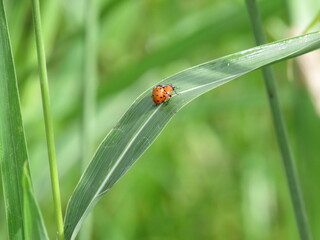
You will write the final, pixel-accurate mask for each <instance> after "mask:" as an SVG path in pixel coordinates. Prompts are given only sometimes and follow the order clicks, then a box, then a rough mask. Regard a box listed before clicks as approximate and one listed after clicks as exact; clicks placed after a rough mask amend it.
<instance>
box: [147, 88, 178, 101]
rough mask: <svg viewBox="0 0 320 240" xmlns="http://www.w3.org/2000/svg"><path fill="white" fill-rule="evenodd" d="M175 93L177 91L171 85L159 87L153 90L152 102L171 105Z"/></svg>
mask: <svg viewBox="0 0 320 240" xmlns="http://www.w3.org/2000/svg"><path fill="white" fill-rule="evenodd" d="M173 91H175V87H174V86H172V85H171V84H168V85H157V86H155V87H154V88H153V90H152V96H151V97H152V100H153V101H154V103H155V104H157V105H159V104H161V103H169V100H170V98H171V96H172V92H173Z"/></svg>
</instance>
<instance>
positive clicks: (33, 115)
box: [0, 0, 320, 240]
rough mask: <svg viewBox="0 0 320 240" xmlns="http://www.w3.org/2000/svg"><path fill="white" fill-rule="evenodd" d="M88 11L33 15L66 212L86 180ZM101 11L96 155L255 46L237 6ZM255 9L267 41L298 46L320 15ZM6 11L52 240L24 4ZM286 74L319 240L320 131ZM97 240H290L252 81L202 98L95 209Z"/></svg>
mask: <svg viewBox="0 0 320 240" xmlns="http://www.w3.org/2000/svg"><path fill="white" fill-rule="evenodd" d="M84 1H85V0H68V1H40V2H41V6H42V19H43V31H44V38H45V46H46V54H47V61H48V74H49V81H50V90H51V105H52V110H53V116H54V126H55V131H56V144H57V151H58V152H57V154H58V162H59V173H60V177H61V178H60V183H61V192H62V198H63V199H62V201H63V207H64V208H65V206H66V204H67V200H68V198H69V197H70V195H71V193H72V191H73V189H74V187H75V185H76V183H77V181H78V179H79V177H80V175H81V171H82V170H81V167H80V166H81V164H79V161H80V154H81V147H80V139H79V138H80V136H81V135H80V133H81V124H80V122H81V98H82V96H81V84H82V83H81V78H82V76H83V61H84V60H83V58H84V55H83V52H84V50H83V49H84V35H83V27H84V14H85V13H86V10H85V7H84V6H85V4H84ZM96 3H97V10H98V25H97V26H96V27H97V28H98V36H97V43H96V48H97V50H98V53H97V57H98V59H97V61H98V66H97V71H98V87H97V106H96V116H94V117H95V119H96V123H95V131H94V133H93V134H94V136H95V144H94V146H95V147H97V146H98V144H99V142H100V141H101V140H102V139H103V138H104V136H105V135H106V134H107V133H108V132H109V130H110V129H111V128H112V126H114V125H115V124H116V122H117V121H118V120H119V118H120V117H121V115H122V114H123V113H124V112H125V110H126V109H127V108H128V107H129V106H130V104H131V103H132V102H133V101H134V99H135V98H136V97H137V96H138V95H140V93H142V92H143V91H144V90H145V89H147V88H149V87H151V86H153V85H155V84H156V83H157V82H158V81H160V80H161V79H163V78H165V77H167V76H170V75H171V74H174V73H176V72H178V71H181V70H183V69H185V68H187V67H191V66H193V65H196V64H199V63H202V62H205V61H209V60H212V59H215V58H218V57H221V56H224V55H227V54H231V53H233V52H237V51H241V50H244V49H248V48H251V47H253V46H254V41H253V36H252V32H251V30H250V24H249V21H248V17H247V13H246V8H245V4H244V1H240V0H226V1H218V0H193V1H184V0H175V1H169V0H138V1H132V0H131V1H130V0H109V1H108V0H99V1H97V2H96ZM259 5H260V9H261V12H262V15H263V22H264V25H265V28H266V31H267V36H268V40H269V41H274V40H278V39H282V38H286V37H289V36H290V33H291V32H292V30H293V29H297V31H298V33H299V31H300V32H302V31H303V29H304V28H305V27H306V26H307V25H308V23H310V22H311V21H312V19H313V18H314V17H315V15H316V13H317V11H318V10H319V6H320V4H319V3H317V1H315V0H310V1H306V0H305V1H298V0H295V1H293V0H288V1H279V0H263V1H259ZM5 6H6V10H7V18H8V24H9V31H10V36H11V40H12V47H13V53H14V59H15V63H16V71H17V76H18V82H19V91H20V97H21V104H22V114H23V120H24V125H25V130H26V137H27V144H28V148H29V156H30V162H31V163H30V164H31V171H32V177H33V182H34V188H35V191H36V195H37V199H38V200H39V202H40V206H41V209H42V211H43V214H44V218H45V223H46V226H47V227H48V229H49V234H50V236H51V237H52V238H53V236H55V233H54V229H55V222H54V216H53V202H52V195H51V187H50V182H49V169H48V161H47V150H46V142H45V132H44V123H43V115H42V106H41V100H40V99H41V96H40V89H39V82H38V75H37V58H36V51H35V40H34V32H33V29H32V27H33V26H32V17H31V2H30V1H27V0H5ZM287 66H288V63H287V62H283V63H278V64H276V65H275V66H274V68H275V71H276V76H277V80H278V85H279V93H280V97H281V102H282V108H283V111H284V114H285V117H286V123H287V126H288V130H289V139H290V143H291V145H292V150H293V152H294V154H295V157H296V162H297V167H298V170H299V174H300V177H301V183H302V187H303V193H304V197H305V202H306V206H307V210H308V215H309V218H310V224H311V228H312V232H313V234H314V239H320V228H319V222H320V205H319V199H320V190H319V184H318V182H319V181H320V175H319V171H320V162H319V159H320V158H319V143H320V119H319V116H317V114H316V111H315V110H314V106H313V104H312V102H311V100H310V95H309V93H308V92H307V91H306V88H305V86H304V85H303V82H302V79H300V78H299V74H294V76H295V78H294V79H291V80H292V81H288V77H287ZM294 66H296V65H294ZM319 94H320V93H319ZM0 194H1V195H2V192H1V193H0ZM0 206H1V213H2V214H1V215H0V236H1V239H6V238H5V236H6V224H5V216H4V204H3V197H2V196H1V198H0ZM92 239H97V240H98V239H108V240H122V239H123V240H130V239H151V240H160V239H161V240H162V239H166V240H173V239H184V240H188V239H190V240H192V239H217V240H220V239H221V240H222V239H228V240H238V239H239V240H240V239H248V240H264V239H274V240H277V239H279V240H280V239H281V240H283V239H289V240H296V239H298V232H297V230H296V226H295V220H294V216H293V212H292V206H291V202H290V199H289V194H288V189H287V185H286V179H285V177H284V171H283V167H282V162H281V159H280V154H279V150H278V147H277V144H276V140H275V134H274V130H273V126H272V120H271V117H270V111H269V106H268V101H267V97H266V94H265V89H264V85H263V80H262V79H261V76H260V72H258V71H256V72H254V73H251V74H249V75H246V76H244V77H242V78H241V79H239V80H235V81H233V82H231V83H229V84H227V85H224V86H222V87H220V88H218V89H216V90H214V91H212V92H210V93H207V94H205V95H203V96H202V97H200V98H198V99H197V100H195V101H193V102H192V103H191V104H189V105H188V106H187V107H186V108H184V109H183V110H182V111H181V112H180V113H179V114H177V116H176V117H175V118H174V119H173V120H172V121H171V122H170V123H169V125H168V126H167V127H166V129H165V130H164V131H163V132H162V134H161V135H160V137H159V138H158V139H157V140H156V141H155V143H154V144H153V145H152V147H151V148H150V149H149V150H148V151H147V152H146V153H145V154H144V155H143V156H142V157H141V159H140V160H139V161H138V162H137V164H135V165H134V167H133V168H132V169H131V170H130V171H129V172H128V173H127V174H126V175H125V176H124V177H123V179H122V180H121V181H120V182H119V183H118V184H116V185H115V186H114V188H113V190H112V191H110V192H109V193H108V194H107V195H106V197H104V198H103V199H102V201H101V202H100V203H99V204H98V205H97V206H96V208H95V210H94V216H93V232H92Z"/></svg>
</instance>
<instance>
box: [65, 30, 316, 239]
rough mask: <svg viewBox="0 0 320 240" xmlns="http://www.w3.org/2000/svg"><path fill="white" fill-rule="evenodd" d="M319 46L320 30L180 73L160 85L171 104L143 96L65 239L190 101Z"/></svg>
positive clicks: (91, 181)
mask: <svg viewBox="0 0 320 240" xmlns="http://www.w3.org/2000/svg"><path fill="white" fill-rule="evenodd" d="M319 47H320V32H316V33H311V34H307V35H303V36H299V37H296V38H292V39H287V40H282V41H277V42H273V43H270V44H266V45H262V46H258V47H255V48H252V49H248V50H245V51H242V52H239V53H235V54H232V55H228V56H225V57H222V58H219V59H216V60H213V61H210V62H207V63H203V64H200V65H198V66H195V67H192V68H189V69H186V70H184V71H181V72H179V73H177V74H175V75H173V76H171V77H168V78H166V79H164V80H163V81H161V82H159V84H172V85H173V86H175V87H177V91H178V93H179V94H177V95H174V96H173V97H172V99H171V101H170V104H161V105H158V106H155V104H154V103H153V102H152V100H151V98H150V94H151V89H148V90H146V91H145V92H144V93H142V94H141V95H140V96H139V97H138V98H137V99H136V100H135V102H134V103H133V104H132V106H131V107H130V108H129V109H128V110H127V112H126V113H125V114H124V115H123V117H122V118H121V119H120V121H119V122H118V124H117V125H116V126H115V127H114V128H113V129H112V130H111V131H110V133H109V134H108V135H107V136H106V138H105V139H104V140H103V141H102V143H101V144H100V146H99V147H98V149H97V151H96V153H95V155H94V156H93V159H92V161H91V162H90V164H89V166H88V167H87V169H86V170H85V172H84V173H83V175H82V177H81V179H80V180H79V182H78V185H77V186H76V189H75V190H74V192H73V194H72V196H71V198H70V200H69V202H68V206H67V211H66V217H65V236H66V239H75V237H76V235H77V233H78V231H79V229H80V227H81V224H82V223H83V221H84V219H85V218H86V216H87V215H88V214H89V213H90V211H91V210H92V208H93V207H94V206H95V204H96V203H97V202H98V201H99V199H100V198H101V197H102V196H104V194H106V193H107V192H108V190H109V189H110V188H111V187H112V186H113V185H114V184H115V183H116V182H117V181H118V180H119V179H120V178H121V177H122V175H123V174H124V173H126V172H127V171H128V169H129V168H130V167H131V165H132V164H133V163H134V162H135V161H136V160H137V159H138V158H139V157H140V156H141V155H142V154H143V153H144V151H146V149H147V148H148V147H149V146H150V145H151V144H152V142H153V141H154V140H155V139H156V137H157V136H158V135H159V134H160V132H161V131H162V129H163V128H164V127H165V126H166V124H167V123H168V121H169V120H170V119H171V118H172V117H173V116H174V115H175V114H176V113H177V112H178V111H179V110H180V109H181V108H182V107H184V106H185V105H186V104H187V103H189V102H190V101H192V100H193V99H195V98H196V97H199V96H200V95H202V94H204V93H205V92H208V91H210V90H212V89H214V88H216V87H218V86H220V85H222V84H225V83H227V82H229V81H231V80H233V79H235V78H237V77H240V76H242V75H244V74H246V73H249V72H251V71H254V70H256V69H258V68H261V67H263V66H266V65H268V64H272V63H275V62H277V61H281V60H284V59H288V58H291V57H294V56H299V55H301V54H304V53H307V52H309V51H312V50H315V49H317V48H319ZM150 171H152V169H150Z"/></svg>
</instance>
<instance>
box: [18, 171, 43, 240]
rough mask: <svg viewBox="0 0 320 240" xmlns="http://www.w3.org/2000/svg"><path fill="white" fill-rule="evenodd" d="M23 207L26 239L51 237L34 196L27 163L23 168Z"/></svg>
mask: <svg viewBox="0 0 320 240" xmlns="http://www.w3.org/2000/svg"><path fill="white" fill-rule="evenodd" d="M22 181H23V207H24V216H23V221H24V234H25V238H24V239H25V240H34V239H41V240H46V239H49V237H48V233H47V230H46V228H45V225H44V222H43V219H42V216H41V212H40V209H39V207H38V204H37V202H36V199H35V197H34V193H33V189H32V184H31V179H30V174H29V170H28V168H27V165H25V167H24V170H23V177H22Z"/></svg>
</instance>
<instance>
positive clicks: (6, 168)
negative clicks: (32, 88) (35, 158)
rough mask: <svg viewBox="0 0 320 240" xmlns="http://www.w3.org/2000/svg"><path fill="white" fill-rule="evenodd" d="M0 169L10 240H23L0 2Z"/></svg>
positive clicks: (14, 99)
mask: <svg viewBox="0 0 320 240" xmlns="http://www.w3.org/2000/svg"><path fill="white" fill-rule="evenodd" d="M0 26H1V27H0V56H1V57H0V73H1V79H0V109H1V114H0V168H1V177H2V186H3V195H4V200H5V206H6V207H5V209H6V216H7V226H8V229H9V236H10V239H24V232H23V225H24V223H23V192H22V191H23V190H22V175H23V164H24V162H25V161H27V160H28V155H27V149H26V142H25V137H24V130H23V125H22V120H21V112H20V103H19V95H18V89H17V80H16V74H15V69H14V64H13V59H12V53H11V45H10V41H9V36H8V29H7V22H6V16H5V12H4V6H3V1H0Z"/></svg>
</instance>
